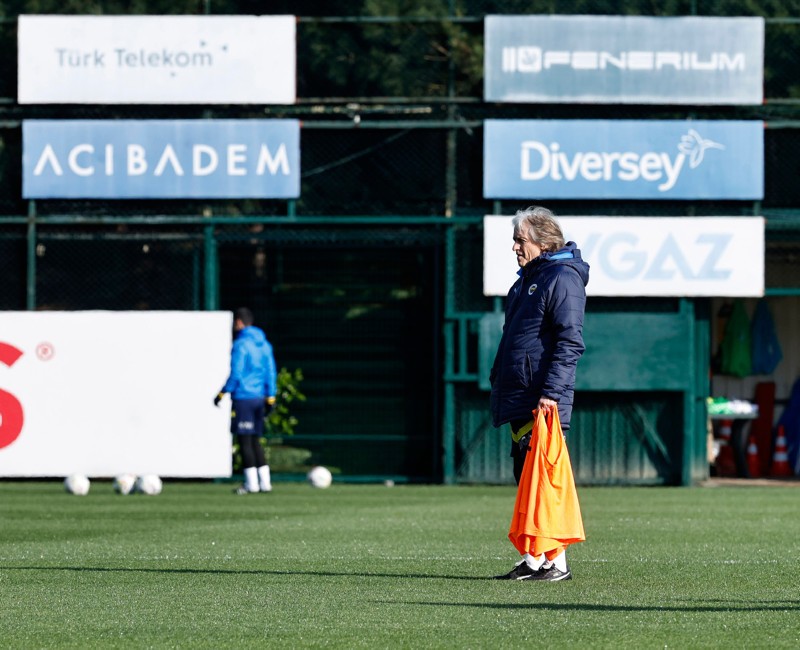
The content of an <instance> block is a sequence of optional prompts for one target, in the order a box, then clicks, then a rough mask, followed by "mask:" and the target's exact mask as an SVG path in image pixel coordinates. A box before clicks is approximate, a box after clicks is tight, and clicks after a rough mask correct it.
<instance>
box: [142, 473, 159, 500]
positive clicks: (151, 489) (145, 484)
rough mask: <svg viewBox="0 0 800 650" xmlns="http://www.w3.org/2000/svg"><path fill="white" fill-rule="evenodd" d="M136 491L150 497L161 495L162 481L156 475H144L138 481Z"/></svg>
mask: <svg viewBox="0 0 800 650" xmlns="http://www.w3.org/2000/svg"><path fill="white" fill-rule="evenodd" d="M136 491H137V492H139V493H140V494H149V495H150V496H155V495H156V494H161V479H160V478H158V476H156V475H155V474H143V475H142V476H140V477H139V478H137V479H136Z"/></svg>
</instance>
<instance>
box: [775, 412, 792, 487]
mask: <svg viewBox="0 0 800 650" xmlns="http://www.w3.org/2000/svg"><path fill="white" fill-rule="evenodd" d="M770 474H771V475H772V476H791V475H792V468H791V467H789V454H788V453H787V451H786V432H785V430H784V428H783V425H782V424H781V425H780V426H779V427H778V436H777V438H775V454H774V455H773V457H772V470H771V471H770Z"/></svg>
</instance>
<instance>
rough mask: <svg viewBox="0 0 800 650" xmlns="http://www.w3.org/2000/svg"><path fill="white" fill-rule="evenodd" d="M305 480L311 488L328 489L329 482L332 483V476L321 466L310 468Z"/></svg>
mask: <svg viewBox="0 0 800 650" xmlns="http://www.w3.org/2000/svg"><path fill="white" fill-rule="evenodd" d="M306 478H307V479H308V482H309V483H310V484H311V487H315V488H326V487H330V484H331V482H333V476H331V473H330V470H328V468H327V467H322V466H321V465H318V466H317V467H312V468H311V469H310V470H308V474H307V475H306Z"/></svg>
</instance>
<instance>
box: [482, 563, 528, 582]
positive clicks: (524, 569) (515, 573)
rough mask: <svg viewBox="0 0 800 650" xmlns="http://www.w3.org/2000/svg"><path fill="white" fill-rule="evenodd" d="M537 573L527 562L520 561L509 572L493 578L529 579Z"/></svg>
mask: <svg viewBox="0 0 800 650" xmlns="http://www.w3.org/2000/svg"><path fill="white" fill-rule="evenodd" d="M535 573H537V571H536V570H535V569H531V567H530V566H528V563H527V562H520V563H519V564H518V565H517V566H515V567H514V568H513V569H511V571H509V572H508V573H504V574H503V575H500V576H494V577H493V578H492V580H527V579H528V578H530V577H531V576H532V575H534V574H535Z"/></svg>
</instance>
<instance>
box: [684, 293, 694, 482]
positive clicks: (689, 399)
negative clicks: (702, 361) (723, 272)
mask: <svg viewBox="0 0 800 650" xmlns="http://www.w3.org/2000/svg"><path fill="white" fill-rule="evenodd" d="M680 311H681V313H682V314H683V315H684V316H685V317H686V318H687V319H689V321H690V323H689V325H690V327H689V328H688V331H689V336H690V337H691V341H690V342H689V354H688V355H687V356H688V358H687V359H686V365H687V368H686V373H687V375H688V376H687V377H686V381H685V382H684V390H683V445H682V447H683V451H682V454H681V485H684V486H688V485H691V484H692V475H693V473H694V472H693V469H694V466H695V456H696V451H695V450H696V447H697V445H696V444H695V441H696V440H697V435H698V432H697V431H696V430H695V424H696V419H695V395H696V390H697V389H696V383H695V382H696V377H695V362H696V347H697V337H696V334H695V322H694V321H695V318H694V302H692V301H691V300H690V299H688V298H681V300H680Z"/></svg>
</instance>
